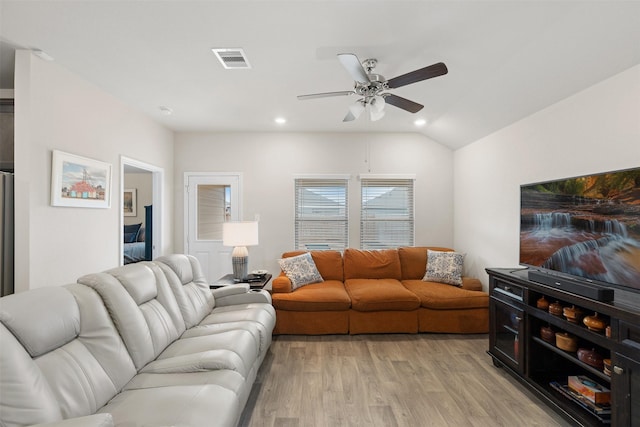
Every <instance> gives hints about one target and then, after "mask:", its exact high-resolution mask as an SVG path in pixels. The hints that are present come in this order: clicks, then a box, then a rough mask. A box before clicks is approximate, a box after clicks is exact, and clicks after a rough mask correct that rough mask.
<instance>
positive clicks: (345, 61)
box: [338, 53, 369, 83]
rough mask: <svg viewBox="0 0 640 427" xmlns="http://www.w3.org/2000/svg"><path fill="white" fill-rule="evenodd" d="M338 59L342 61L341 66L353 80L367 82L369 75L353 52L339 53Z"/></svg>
mask: <svg viewBox="0 0 640 427" xmlns="http://www.w3.org/2000/svg"><path fill="white" fill-rule="evenodd" d="M338 59H339V60H340V62H341V63H342V66H343V67H344V68H346V69H347V71H348V72H349V74H351V77H352V78H353V80H355V81H357V82H360V83H369V76H368V75H367V72H366V71H365V70H364V68H363V67H362V64H361V63H360V60H359V59H358V57H357V56H355V55H354V54H353V53H339V54H338Z"/></svg>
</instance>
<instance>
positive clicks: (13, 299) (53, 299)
mask: <svg viewBox="0 0 640 427" xmlns="http://www.w3.org/2000/svg"><path fill="white" fill-rule="evenodd" d="M37 295H38V296H39V297H38V298H36V297H34V295H33V294H32V293H30V294H25V293H17V294H13V295H8V296H6V297H5V298H3V299H2V306H0V307H1V309H0V321H1V322H2V323H4V325H5V326H6V327H7V329H9V330H10V331H11V332H12V333H13V335H15V337H16V338H17V339H18V340H19V341H20V344H22V345H23V346H24V348H25V349H26V350H27V351H28V352H29V354H30V355H31V357H37V356H41V355H43V354H45V353H48V352H50V351H51V350H55V349H57V348H59V347H62V346H63V345H64V344H66V343H68V342H70V341H72V340H73V339H75V338H76V337H77V336H78V333H79V332H80V311H79V310H78V304H77V303H76V300H75V299H74V298H73V295H72V294H71V293H70V292H68V291H67V290H65V289H61V288H58V287H49V288H42V289H38V294H37Z"/></svg>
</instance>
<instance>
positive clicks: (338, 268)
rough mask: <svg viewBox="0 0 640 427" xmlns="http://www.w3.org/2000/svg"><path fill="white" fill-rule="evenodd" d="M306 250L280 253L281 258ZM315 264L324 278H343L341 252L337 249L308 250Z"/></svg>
mask: <svg viewBox="0 0 640 427" xmlns="http://www.w3.org/2000/svg"><path fill="white" fill-rule="evenodd" d="M306 252H307V251H292V252H285V253H283V254H282V258H291V257H294V256H298V255H302V254H304V253H306ZM309 253H310V254H311V257H312V258H313V262H315V264H316V268H317V269H318V271H319V272H320V275H321V276H322V278H323V279H324V280H339V281H341V282H342V281H343V280H344V274H343V271H342V254H341V253H340V252H338V251H311V252H309Z"/></svg>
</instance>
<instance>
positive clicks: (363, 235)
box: [360, 177, 414, 249]
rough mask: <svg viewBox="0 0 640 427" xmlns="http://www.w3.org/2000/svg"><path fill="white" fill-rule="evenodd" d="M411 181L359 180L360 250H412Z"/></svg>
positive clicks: (365, 178)
mask: <svg viewBox="0 0 640 427" xmlns="http://www.w3.org/2000/svg"><path fill="white" fill-rule="evenodd" d="M413 181H414V179H413V178H395V177H394V178H383V177H376V178H368V177H362V178H361V188H362V200H361V203H362V206H361V210H360V212H361V213H360V248H361V249H387V248H397V247H400V246H413V234H414V233H413Z"/></svg>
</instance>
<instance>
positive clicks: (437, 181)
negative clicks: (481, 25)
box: [174, 133, 453, 279]
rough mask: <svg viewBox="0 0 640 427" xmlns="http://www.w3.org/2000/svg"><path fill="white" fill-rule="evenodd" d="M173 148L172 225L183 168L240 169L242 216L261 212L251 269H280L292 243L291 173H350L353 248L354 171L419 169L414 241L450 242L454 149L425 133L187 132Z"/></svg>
mask: <svg viewBox="0 0 640 427" xmlns="http://www.w3.org/2000/svg"><path fill="white" fill-rule="evenodd" d="M367 144H368V145H369V148H368V151H367ZM174 149H175V163H174V167H175V188H176V192H175V194H174V199H175V200H176V211H175V219H176V224H182V223H183V221H184V212H183V210H184V205H183V202H182V200H183V198H184V192H183V190H182V189H183V185H184V173H185V172H242V174H243V186H244V192H243V193H244V194H243V202H242V203H243V211H244V212H243V215H242V216H243V219H244V220H253V219H254V217H255V214H259V215H260V228H259V230H260V245H259V246H256V247H251V248H250V249H249V253H250V254H249V263H250V266H249V269H250V270H251V269H257V268H266V269H268V270H270V271H272V272H278V271H279V268H278V265H277V259H278V258H279V257H280V255H281V254H282V252H285V251H289V250H292V249H293V241H294V231H293V221H294V219H293V214H294V211H293V210H294V191H293V180H294V175H296V174H350V175H351V176H352V180H351V181H350V183H349V185H350V188H349V211H350V219H351V221H350V225H351V227H350V233H349V234H350V246H351V247H358V245H359V234H358V233H359V229H358V227H359V218H360V217H359V215H360V209H359V197H360V186H359V182H358V180H357V177H358V175H359V174H362V173H383V174H398V173H402V174H416V182H415V201H416V203H415V211H416V215H417V218H416V239H415V244H416V245H434V246H451V245H452V244H453V196H452V189H453V174H452V166H453V152H452V151H451V150H449V149H448V148H446V147H444V146H442V145H440V144H438V143H435V142H433V141H431V140H429V139H428V138H426V137H424V136H422V135H419V134H362V133H315V134H308V133H305V134H300V133H271V134H268V133H267V134H257V133H244V134H237V133H234V134H213V133H197V134H193V133H184V134H177V135H176V142H175V148H174ZM367 152H368V153H369V161H368V162H367V161H365V159H366V157H367ZM183 239H184V236H183V229H182V227H181V226H176V228H175V248H176V250H178V251H182V250H183V247H184V240H183ZM229 272H231V266H229ZM211 279H214V278H211Z"/></svg>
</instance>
